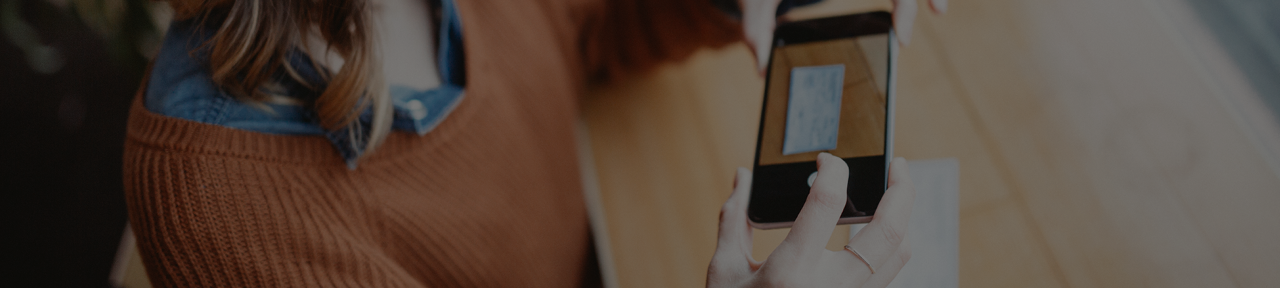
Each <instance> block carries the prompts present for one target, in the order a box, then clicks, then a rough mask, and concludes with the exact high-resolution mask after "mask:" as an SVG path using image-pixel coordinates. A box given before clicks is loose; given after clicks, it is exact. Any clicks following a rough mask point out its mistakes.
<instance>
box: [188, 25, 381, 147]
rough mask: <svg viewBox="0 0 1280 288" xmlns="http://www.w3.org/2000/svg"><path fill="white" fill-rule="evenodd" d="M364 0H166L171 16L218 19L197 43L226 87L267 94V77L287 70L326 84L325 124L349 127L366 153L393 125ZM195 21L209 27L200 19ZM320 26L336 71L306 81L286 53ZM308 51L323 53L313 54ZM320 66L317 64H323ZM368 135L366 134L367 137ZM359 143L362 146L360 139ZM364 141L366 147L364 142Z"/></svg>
mask: <svg viewBox="0 0 1280 288" xmlns="http://www.w3.org/2000/svg"><path fill="white" fill-rule="evenodd" d="M368 2H369V1H367V0H171V1H170V4H171V5H172V6H173V8H174V17H175V18H176V19H178V20H187V19H192V18H195V17H200V19H198V21H202V22H204V21H221V25H220V26H219V27H220V28H218V30H217V31H216V32H214V33H213V35H212V37H211V38H209V40H208V41H207V42H206V43H203V44H202V49H208V50H207V51H208V56H209V58H208V61H209V63H208V64H209V69H210V75H212V78H213V82H214V83H216V84H217V85H219V86H220V87H221V88H222V89H224V90H225V91H226V92H228V93H230V94H232V95H233V96H235V97H237V98H240V99H242V100H246V101H253V102H255V103H262V102H266V101H268V100H270V99H271V96H270V95H268V93H266V92H264V89H265V87H267V86H268V85H269V84H272V83H270V82H271V81H272V78H271V77H272V76H273V75H275V74H276V72H279V70H278V69H284V72H286V74H288V75H290V76H292V78H294V79H297V80H298V81H299V82H300V83H303V84H304V85H307V86H308V87H313V89H314V87H324V88H323V89H324V90H323V91H317V92H320V96H319V97H317V98H316V99H315V102H314V103H306V104H309V105H312V107H314V109H315V111H316V115H317V116H318V118H319V120H320V125H321V126H323V127H324V128H325V129H328V130H331V131H333V130H339V129H342V128H344V127H345V128H349V129H348V131H349V135H347V137H350V139H351V141H350V143H352V145H354V146H355V147H353V148H356V149H359V148H364V153H362V154H361V155H368V153H369V152H372V151H373V149H374V148H376V147H377V146H378V145H379V144H381V142H382V140H383V139H385V138H386V135H387V134H388V133H389V132H390V130H391V116H392V111H391V101H390V99H389V96H388V95H387V88H386V86H387V85H386V83H385V80H384V78H383V75H382V68H381V65H382V59H381V58H380V55H378V53H377V52H378V50H377V49H375V48H374V46H373V45H374V44H375V40H376V35H375V34H374V31H375V29H373V27H372V25H373V24H374V23H373V21H372V19H370V18H371V16H370V15H369V11H370V7H369V3H368ZM198 27H206V26H205V25H198ZM310 31H318V32H319V33H317V34H319V35H320V36H321V37H323V38H324V39H323V40H324V43H327V47H326V50H327V51H331V52H336V54H337V55H338V56H340V57H342V59H343V63H344V64H342V68H341V69H339V70H338V72H337V73H320V74H321V75H323V76H324V77H325V78H326V79H325V81H326V84H327V85H325V86H319V85H317V84H320V83H308V82H307V81H306V80H305V79H303V78H302V77H300V76H298V74H297V73H296V72H294V68H293V67H291V66H290V65H289V61H288V60H287V59H286V57H285V55H287V53H288V52H289V51H291V50H292V49H294V48H297V47H300V46H301V45H303V44H304V43H306V41H307V37H309V35H311V34H312V33H310ZM311 56H312V57H313V58H316V57H323V56H324V55H311ZM315 68H317V71H324V70H322V69H319V68H320V67H315ZM370 107H372V110H373V111H372V112H373V114H372V116H373V121H372V123H371V125H370V126H371V128H370V129H371V130H372V131H362V130H363V129H364V128H363V126H361V125H360V124H359V121H358V118H359V117H360V114H361V113H362V112H364V111H366V110H368V109H369V108H370ZM365 135H368V136H365ZM362 144H363V145H362ZM361 146H363V147H361Z"/></svg>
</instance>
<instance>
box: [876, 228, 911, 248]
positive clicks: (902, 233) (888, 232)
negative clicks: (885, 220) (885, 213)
mask: <svg viewBox="0 0 1280 288" xmlns="http://www.w3.org/2000/svg"><path fill="white" fill-rule="evenodd" d="M894 224H897V223H890V225H885V226H884V229H882V230H881V231H883V233H884V235H883V236H884V239H885V240H888V241H889V243H893V244H901V243H902V240H903V239H906V238H907V231H906V229H904V228H906V227H903V225H894Z"/></svg>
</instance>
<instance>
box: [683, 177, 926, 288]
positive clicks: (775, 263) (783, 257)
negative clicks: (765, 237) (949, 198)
mask: <svg viewBox="0 0 1280 288" xmlns="http://www.w3.org/2000/svg"><path fill="white" fill-rule="evenodd" d="M848 179H849V167H848V166H846V165H845V163H844V161H843V160H841V159H840V158H837V157H835V156H832V155H831V154H827V153H822V154H820V155H818V176H817V178H816V179H815V180H814V181H813V187H812V188H811V189H809V197H808V198H807V199H806V200H805V203H804V208H801V210H800V215H799V216H798V217H797V218H796V221H795V224H794V225H793V226H792V227H791V232H790V233H787V238H786V239H785V240H783V241H782V244H780V245H778V248H777V249H775V250H774V251H773V253H772V254H770V255H769V258H768V259H766V260H765V261H764V262H758V261H756V260H755V259H753V258H752V257H751V227H750V226H749V225H748V223H747V201H748V199H749V198H750V197H749V196H750V195H749V194H750V192H751V172H750V171H747V169H745V168H738V175H737V178H736V179H735V183H734V188H733V195H731V196H729V200H728V201H725V203H724V207H723V208H722V209H721V211H720V236H719V241H718V242H717V244H716V253H715V256H713V257H712V258H711V265H710V267H708V268H707V287H885V286H888V285H889V282H890V281H893V277H894V276H896V275H898V271H899V270H901V269H902V266H903V265H905V264H906V262H907V260H908V259H910V258H911V248H910V245H909V244H908V243H907V240H906V236H907V235H906V232H907V221H908V220H909V219H910V218H911V204H912V202H913V201H914V200H915V188H914V187H912V185H911V179H910V176H909V175H908V174H907V162H906V160H903V159H902V158H897V159H894V160H893V163H892V164H891V165H890V172H889V190H888V191H886V192H885V194H884V198H883V199H882V200H881V201H880V206H879V207H877V208H876V212H875V216H874V218H873V219H872V220H871V223H869V224H867V226H866V227H865V228H863V229H862V230H861V231H859V232H858V234H857V235H855V236H853V239H851V240H850V241H849V246H850V247H852V248H853V250H856V251H858V253H860V254H861V257H859V256H855V255H854V253H853V252H850V251H849V250H848V249H845V250H841V251H830V250H827V249H826V244H827V241H828V239H830V238H831V232H832V230H833V229H834V228H835V226H836V221H838V220H839V219H840V212H841V211H842V210H843V209H844V204H845V198H846V197H847V195H846V194H845V191H846V190H845V189H846V187H847V185H848ZM864 260H865V261H864ZM872 267H874V270H873V269H872ZM872 271H875V273H874V274H873V273H872Z"/></svg>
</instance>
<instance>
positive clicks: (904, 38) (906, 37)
mask: <svg viewBox="0 0 1280 288" xmlns="http://www.w3.org/2000/svg"><path fill="white" fill-rule="evenodd" d="M781 1H782V0H739V1H738V5H739V7H742V32H743V35H745V36H746V38H747V44H749V45H750V46H751V50H753V51H754V52H755V54H756V65H757V68H758V69H760V72H761V73H764V68H765V67H767V66H768V65H766V64H768V63H769V42H770V41H773V28H774V27H775V26H777V22H778V18H777V17H776V16H775V15H777V12H778V3H779V2H781ZM826 1H836V0H826ZM892 1H893V26H894V27H895V28H896V29H895V31H896V32H897V34H898V35H897V36H898V44H900V45H907V42H910V41H911V29H912V25H913V24H914V23H915V20H916V0H892ZM928 1H929V8H931V10H933V13H935V14H942V13H943V12H946V11H947V0H928Z"/></svg>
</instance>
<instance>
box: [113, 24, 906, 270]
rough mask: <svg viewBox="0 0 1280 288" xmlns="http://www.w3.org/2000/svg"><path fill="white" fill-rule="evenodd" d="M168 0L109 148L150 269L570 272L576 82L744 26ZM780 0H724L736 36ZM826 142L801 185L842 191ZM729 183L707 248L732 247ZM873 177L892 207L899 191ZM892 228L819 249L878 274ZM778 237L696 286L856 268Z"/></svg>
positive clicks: (579, 248)
mask: <svg viewBox="0 0 1280 288" xmlns="http://www.w3.org/2000/svg"><path fill="white" fill-rule="evenodd" d="M432 2H436V1H432ZM908 2H909V1H908ZM904 3H907V2H904ZM171 4H172V5H173V6H174V8H175V12H176V18H177V21H175V22H174V23H173V24H172V25H171V28H170V32H169V34H168V35H167V36H166V39H165V43H164V45H163V47H162V48H161V51H160V54H159V56H157V59H156V60H155V63H154V66H153V68H152V71H151V74H150V76H149V77H150V78H149V80H148V81H147V83H145V84H144V89H143V91H140V93H139V97H138V99H137V100H135V104H134V107H133V109H132V112H131V116H130V123H129V128H128V129H129V130H128V136H127V140H126V151H125V188H126V197H127V199H128V204H129V212H130V220H131V221H132V223H133V226H134V231H135V233H136V235H137V237H138V239H139V242H138V245H139V248H140V252H141V254H142V256H143V259H144V262H145V263H146V267H147V271H148V275H149V276H150V277H151V280H152V283H153V284H156V285H158V286H219V287H224V286H307V287H312V286H410V287H418V286H445V287H454V286H549V287H563V286H575V285H579V284H581V281H582V276H583V274H584V273H583V271H584V269H586V267H584V266H585V265H584V263H585V260H586V259H587V257H589V256H588V249H589V243H588V237H589V235H588V230H587V229H588V227H587V221H586V216H585V209H583V201H582V199H581V191H580V190H579V189H580V186H579V185H580V184H579V183H580V182H579V179H578V170H577V166H576V160H575V159H574V155H575V153H574V142H573V128H572V127H573V122H574V121H575V118H576V116H575V115H576V112H577V111H576V109H577V107H576V101H577V99H578V97H580V96H579V95H581V94H582V92H583V90H584V88H585V87H586V84H587V83H588V82H589V81H607V80H608V79H610V78H612V77H618V76H620V75H626V74H629V73H643V72H644V71H647V70H648V69H650V68H652V67H654V66H655V65H657V64H658V63H660V62H662V61H670V60H679V59H682V58H684V57H687V56H688V55H690V54H691V53H692V52H693V51H694V50H696V49H698V48H701V47H707V46H719V45H725V44H728V43H732V42H734V41H737V40H738V39H741V36H740V35H742V34H741V32H739V31H741V30H740V29H742V28H741V27H743V26H738V25H739V24H736V23H734V22H732V21H729V20H726V19H725V18H724V17H722V16H721V15H719V14H718V12H716V11H714V10H712V8H710V7H711V6H710V5H709V3H704V2H699V1H644V0H636V1H609V2H605V1H593V0H577V1H493V2H482V1H474V2H461V3H454V2H453V1H452V0H442V1H438V3H423V2H421V1H410V0H382V1H363V0H338V1H307V0H280V1H249V0H184V1H172V2H171ZM777 4H778V1H777V0H762V1H745V2H744V3H742V7H743V8H744V16H745V17H744V22H745V23H747V24H746V25H745V27H757V28H756V29H755V30H751V29H748V30H747V31H748V33H747V34H748V35H755V34H760V33H761V32H759V31H767V30H769V29H772V23H773V22H772V21H773V18H772V15H774V13H773V9H775V8H776V7H777ZM762 10H763V11H765V12H767V13H763V12H757V11H762ZM753 15H756V16H753ZM760 15H767V16H760ZM752 23H767V25H762V24H752ZM759 27H764V28H759ZM766 28H767V29H766ZM757 30H759V31H757ZM763 33H767V32H763ZM747 38H752V37H747ZM753 39H759V38H758V37H756V38H753ZM757 44H758V43H757ZM836 162H837V164H834V165H826V164H824V165H822V166H823V168H822V170H821V172H819V178H820V180H819V181H818V182H819V183H828V184H822V185H815V187H824V188H821V189H819V188H815V191H828V190H830V191H835V190H831V189H841V190H839V191H843V188H841V187H842V186H841V187H836V186H839V185H843V184H842V183H843V182H842V181H840V180H839V179H841V178H840V177H847V171H846V170H841V169H844V168H840V167H843V163H842V162H840V161H836ZM820 163H830V161H821V160H820ZM895 163H897V162H895ZM901 166H902V165H900V164H895V168H894V169H895V170H894V171H895V172H896V171H901ZM739 174H740V175H742V173H741V172H740V173H739ZM893 174H894V175H895V177H897V176H905V175H903V173H893ZM748 175H749V174H748ZM746 177H749V176H746ZM746 177H743V176H740V177H739V181H744V179H746ZM895 179H900V178H895ZM837 182H839V183H837ZM746 183H749V181H748V182H746ZM737 187H738V188H737V189H738V190H737V191H739V192H736V193H735V196H734V197H733V198H731V199H730V201H729V203H726V207H727V208H732V209H728V210H726V212H725V216H724V219H723V220H724V223H726V224H724V225H722V232H721V233H722V236H721V242H720V244H721V245H720V248H719V249H720V250H725V249H731V247H732V249H741V248H742V247H743V245H747V246H746V247H748V249H747V251H749V243H745V244H744V243H743V242H742V240H743V238H742V235H744V234H743V233H749V231H750V230H749V229H746V228H745V225H746V222H745V221H739V220H742V219H745V218H735V217H738V216H739V214H740V213H738V212H742V213H745V212H744V211H742V210H743V209H744V208H742V207H745V205H741V206H738V205H740V204H742V203H745V202H743V201H745V200H744V199H745V198H744V197H743V194H744V193H742V192H741V191H742V190H743V189H745V185H738V186H737ZM895 187H896V188H894V189H898V190H902V189H903V188H900V187H906V188H905V189H906V190H910V188H909V185H905V186H903V185H899V186H895ZM895 191H896V190H895ZM827 194H831V193H825V194H824V193H813V195H827ZM835 194H839V195H843V194H842V193H835ZM892 194H893V195H899V194H903V195H908V196H899V197H898V198H902V199H906V200H902V201H896V202H895V201H885V202H886V203H908V205H907V206H905V207H908V208H909V202H910V197H909V195H910V193H898V192H895V193H892ZM814 197H819V196H814ZM827 197H836V196H830V195H828V196H827ZM839 197H843V196H839ZM886 197H887V198H890V197H889V196H886ZM828 200H830V199H828ZM904 201H905V202H904ZM810 202H812V203H817V202H825V201H810ZM734 203H738V204H734ZM831 203H843V201H839V202H831ZM813 206H814V207H819V208H812V209H811V208H810V207H809V205H806V211H809V210H814V209H817V210H815V211H817V212H814V213H815V214H814V215H815V216H812V217H808V218H813V220H814V221H816V222H813V224H803V223H809V222H810V221H807V220H805V221H798V222H797V228H796V229H795V231H797V232H798V231H808V230H813V229H817V230H821V229H822V228H812V229H808V230H806V229H804V228H801V227H804V226H814V227H825V229H826V230H827V233H829V232H830V230H831V229H829V228H830V226H832V225H834V220H835V218H831V217H826V216H830V215H826V214H823V213H824V212H823V211H822V208H820V207H821V206H820V205H813ZM889 210H892V209H889ZM886 211H887V210H886ZM907 211H909V209H908V210H907ZM828 212H829V211H828ZM806 213H808V212H806ZM837 213H838V211H837ZM808 218H806V219H808ZM819 218H821V219H819ZM825 218H831V219H830V220H831V221H826V220H824V219H825ZM819 220H820V221H819ZM877 221H879V220H877ZM826 222H831V223H826ZM879 222H884V223H888V222H886V221H879ZM737 224H742V225H737ZM875 225H876V224H872V226H875ZM880 226H884V227H887V228H901V227H899V225H880ZM890 230H892V229H890ZM744 231H745V232H744ZM793 234H797V235H800V233H793ZM797 237H799V236H797ZM745 239H746V240H749V239H750V238H749V236H747V238H745ZM823 239H825V238H823ZM891 242H893V243H880V242H874V243H872V242H868V243H871V244H868V245H870V246H865V247H855V248H856V249H858V251H863V252H866V253H870V254H863V256H867V258H865V260H868V261H864V262H860V263H865V264H866V265H865V266H852V264H851V263H843V262H840V263H830V264H831V265H839V266H823V267H836V268H840V269H837V270H832V271H842V272H847V271H861V270H858V269H867V272H870V271H871V269H876V270H875V271H883V272H880V273H881V274H879V275H887V277H888V279H892V274H896V270H897V269H896V268H892V267H893V266H894V265H897V266H898V267H900V264H893V263H892V261H890V262H887V263H889V264H884V263H882V262H885V259H891V258H892V257H887V256H886V255H888V256H892V255H901V252H898V251H899V250H900V248H899V247H898V244H897V243H896V241H891ZM889 244H891V245H889ZM785 246H786V245H784V247H785ZM796 247H808V246H807V244H804V245H799V246H796ZM797 249H798V248H797ZM782 250H788V249H780V252H778V253H780V254H779V255H790V256H783V257H776V258H777V259H796V260H795V261H790V262H787V261H781V260H776V261H775V260H773V259H774V258H770V263H768V264H765V265H764V267H763V268H762V267H761V266H760V265H761V264H760V263H755V262H754V261H751V260H750V259H749V257H748V258H745V259H730V258H735V257H731V256H733V255H732V253H730V252H732V251H730V252H724V253H721V252H722V251H718V252H717V256H716V259H717V260H716V261H713V263H712V265H711V269H710V270H709V275H708V276H709V280H708V285H716V286H720V285H729V286H736V285H739V284H742V285H746V284H751V283H764V284H770V283H772V284H788V283H790V282H788V281H795V280H796V279H799V280H802V281H801V282H804V281H817V282H809V283H817V284H823V283H838V282H848V283H850V284H857V283H860V282H862V281H863V280H866V279H875V278H874V277H867V275H870V274H869V273H867V274H866V275H862V274H858V273H853V274H850V275H860V276H858V277H860V278H848V277H846V276H844V275H843V274H849V273H843V274H840V275H835V274H833V275H825V276H820V277H816V278H815V277H808V276H805V275H807V274H798V273H790V272H788V271H793V270H791V269H787V268H788V267H792V268H794V267H803V266H794V265H796V263H817V262H815V260H814V258H811V257H808V256H812V255H818V254H814V253H809V252H813V251H809V252H802V251H799V250H795V249H791V250H788V251H782ZM881 250H884V251H887V252H885V253H881V252H884V251H881ZM828 252H830V251H828ZM833 253H834V252H833ZM846 254H848V255H849V256H847V257H844V256H841V257H839V258H834V257H833V258H832V259H838V260H840V261H845V262H847V260H848V259H851V258H849V257H854V256H851V255H853V254H851V253H846ZM882 254H883V255H882ZM722 255H728V256H722ZM792 256H794V257H792ZM882 256H885V257H882ZM899 258H901V257H899ZM724 259H728V260H724ZM737 260H743V261H737ZM744 261H745V262H744ZM824 261H825V260H824ZM774 263H778V264H774ZM743 265H745V266H743ZM878 266H884V267H890V268H877V267H878ZM744 267H745V268H744ZM772 267H777V268H772ZM846 268H847V269H846ZM743 269H745V270H743ZM770 271H775V272H770ZM859 273H860V272H859ZM838 274H839V273H838ZM802 276H803V277H805V278H798V277H802ZM810 276H812V275H810ZM882 278H883V277H882ZM850 281H852V282H850ZM873 283H875V282H873ZM885 283H886V284H887V282H885Z"/></svg>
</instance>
